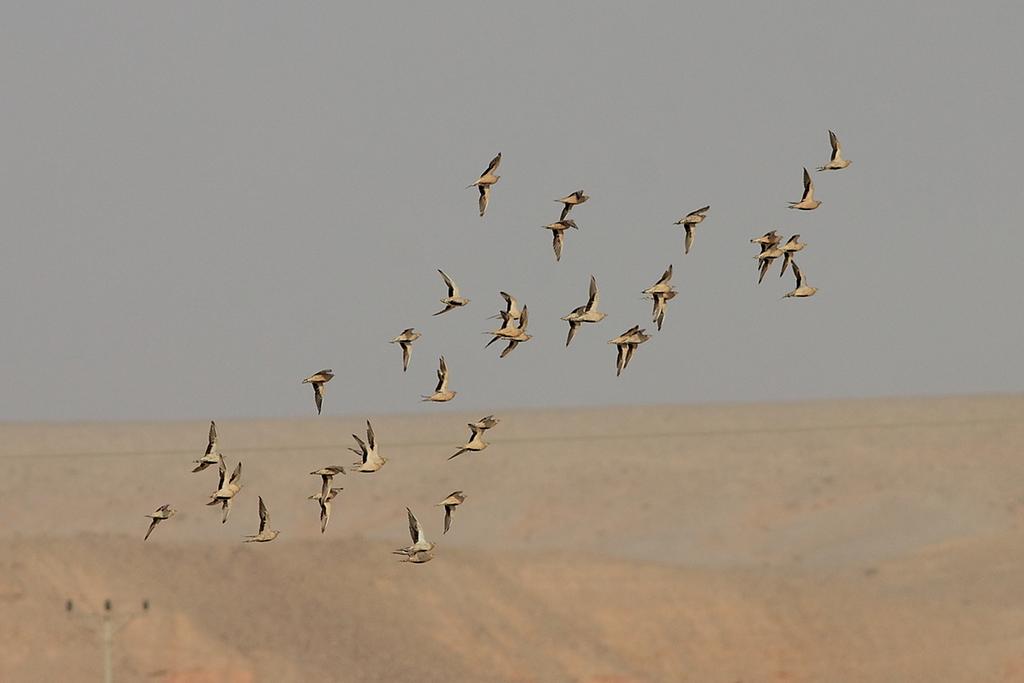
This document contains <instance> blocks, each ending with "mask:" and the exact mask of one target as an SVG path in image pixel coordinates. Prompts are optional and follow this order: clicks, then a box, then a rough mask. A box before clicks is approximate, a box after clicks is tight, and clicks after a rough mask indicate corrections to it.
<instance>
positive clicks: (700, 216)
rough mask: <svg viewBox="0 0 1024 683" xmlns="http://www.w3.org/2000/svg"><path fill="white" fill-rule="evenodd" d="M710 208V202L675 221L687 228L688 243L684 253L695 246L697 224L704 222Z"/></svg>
mask: <svg viewBox="0 0 1024 683" xmlns="http://www.w3.org/2000/svg"><path fill="white" fill-rule="evenodd" d="M710 209H711V205H710V204H708V205H707V206H704V207H701V208H699V209H697V210H696V211H691V212H690V213H688V214H686V215H685V216H683V217H682V218H680V219H679V220H677V221H676V222H675V224H676V225H681V226H683V229H684V230H686V243H685V246H684V248H683V253H684V254H689V253H690V247H691V246H693V236H694V233H695V232H696V230H697V225H698V224H699V223H702V222H704V219H705V218H707V213H708V211H709V210H710Z"/></svg>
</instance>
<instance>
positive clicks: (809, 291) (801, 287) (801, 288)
mask: <svg viewBox="0 0 1024 683" xmlns="http://www.w3.org/2000/svg"><path fill="white" fill-rule="evenodd" d="M793 275H794V276H795V277H796V288H795V289H794V290H793V291H792V292H786V293H785V294H784V295H783V298H784V299H788V298H789V297H797V298H801V299H802V298H804V297H808V296H814V293H815V292H817V291H818V288H817V287H811V286H810V285H805V284H804V276H803V273H801V272H800V268H799V267H797V265H796V261H793Z"/></svg>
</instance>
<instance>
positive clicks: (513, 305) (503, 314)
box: [488, 292, 523, 324]
mask: <svg viewBox="0 0 1024 683" xmlns="http://www.w3.org/2000/svg"><path fill="white" fill-rule="evenodd" d="M498 294H500V295H501V298H502V299H504V300H505V310H504V311H498V313H497V315H492V316H491V317H490V318H488V320H492V319H494V318H501V319H502V321H503V322H504V323H505V324H508V323H509V321H515V320H519V316H520V315H522V313H523V312H522V309H520V308H519V300H518V299H516V298H515V297H514V296H512V295H511V294H509V293H508V292H498Z"/></svg>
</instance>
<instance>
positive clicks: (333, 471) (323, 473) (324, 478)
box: [310, 465, 345, 496]
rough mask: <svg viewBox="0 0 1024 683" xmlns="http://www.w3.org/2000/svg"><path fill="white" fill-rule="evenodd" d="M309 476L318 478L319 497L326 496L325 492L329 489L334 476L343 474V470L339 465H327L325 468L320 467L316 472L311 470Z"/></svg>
mask: <svg viewBox="0 0 1024 683" xmlns="http://www.w3.org/2000/svg"><path fill="white" fill-rule="evenodd" d="M310 474H312V475H314V476H319V477H320V479H321V486H320V493H321V495H325V496H326V495H327V492H328V491H329V490H330V488H331V481H332V480H333V479H334V477H335V475H338V474H345V468H344V467H342V466H341V465H327V466H326V467H321V468H320V469H318V470H313V471H312V472H310Z"/></svg>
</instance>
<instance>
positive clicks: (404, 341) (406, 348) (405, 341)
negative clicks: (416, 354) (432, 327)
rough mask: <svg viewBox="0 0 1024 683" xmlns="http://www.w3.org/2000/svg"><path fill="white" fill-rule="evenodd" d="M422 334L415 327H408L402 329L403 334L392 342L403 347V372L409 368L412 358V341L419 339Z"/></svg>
mask: <svg viewBox="0 0 1024 683" xmlns="http://www.w3.org/2000/svg"><path fill="white" fill-rule="evenodd" d="M421 336H423V335H421V334H420V333H419V332H417V331H416V329H415V328H413V327H407V328H406V329H404V330H402V334H400V335H398V336H397V337H395V338H394V339H392V340H391V341H390V342H389V343H390V344H398V345H399V346H401V347H402V372H405V371H406V370H408V369H409V361H410V360H411V359H412V343H413V342H414V341H416V340H417V339H419V338H420V337H421Z"/></svg>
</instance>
